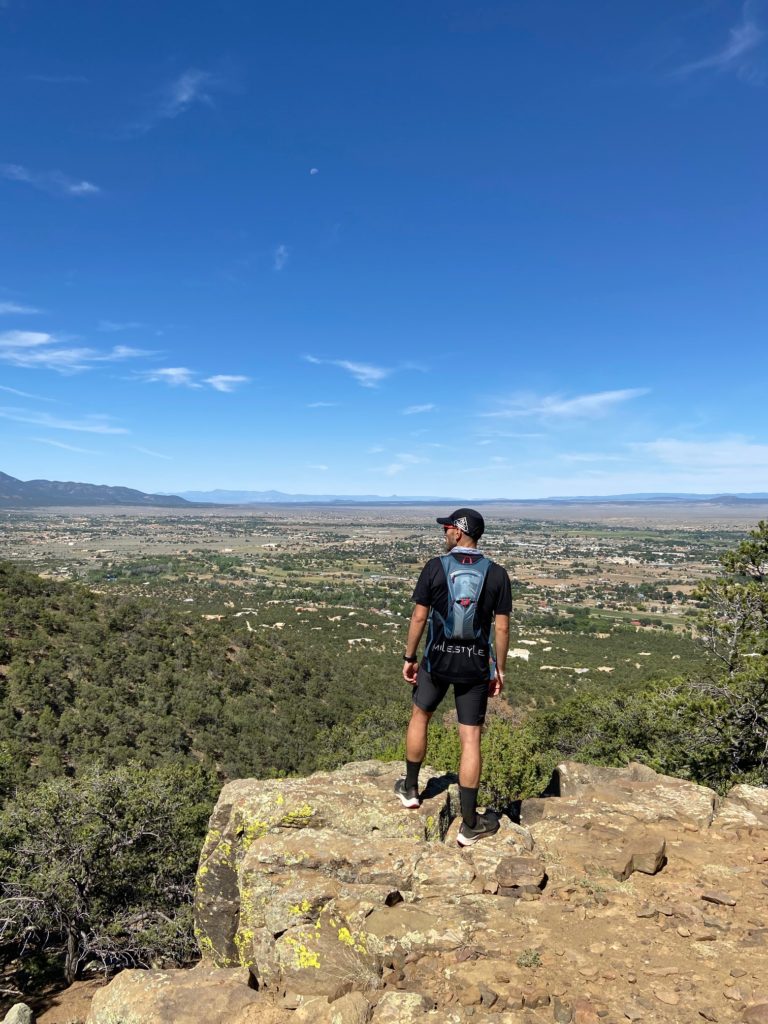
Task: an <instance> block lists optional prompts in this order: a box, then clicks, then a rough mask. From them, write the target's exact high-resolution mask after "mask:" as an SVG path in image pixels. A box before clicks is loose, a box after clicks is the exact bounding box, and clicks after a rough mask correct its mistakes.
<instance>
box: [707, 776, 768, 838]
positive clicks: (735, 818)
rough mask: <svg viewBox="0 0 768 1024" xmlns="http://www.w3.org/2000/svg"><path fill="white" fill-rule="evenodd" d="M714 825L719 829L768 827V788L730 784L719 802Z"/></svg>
mask: <svg viewBox="0 0 768 1024" xmlns="http://www.w3.org/2000/svg"><path fill="white" fill-rule="evenodd" d="M715 826H716V827H717V828H719V829H734V828H757V829H768V788H766V787H764V786H744V785H739V786H732V787H731V789H729V790H728V792H727V793H726V795H725V798H724V799H723V800H722V801H721V803H720V807H719V808H718V811H717V815H716V817H715Z"/></svg>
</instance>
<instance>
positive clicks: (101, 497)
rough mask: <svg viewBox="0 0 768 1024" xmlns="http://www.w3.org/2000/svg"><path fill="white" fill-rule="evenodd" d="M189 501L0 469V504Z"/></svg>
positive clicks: (168, 504)
mask: <svg viewBox="0 0 768 1024" xmlns="http://www.w3.org/2000/svg"><path fill="white" fill-rule="evenodd" d="M190 504H191V503H190V502H188V501H185V499H184V498H179V497H177V496H176V495H175V494H145V493H144V492H143V491H135V490H134V489H133V488H132V487H106V486H104V485H102V484H79V483H72V482H61V481H59V480H26V481H25V480H17V479H16V477H13V476H8V474H7V473H0V508H40V507H43V506H51V505H62V506H78V505H84V506H91V507H92V506H95V505H142V506H146V507H148V508H149V507H152V506H161V507H163V508H177V507H178V508H185V507H189V506H190Z"/></svg>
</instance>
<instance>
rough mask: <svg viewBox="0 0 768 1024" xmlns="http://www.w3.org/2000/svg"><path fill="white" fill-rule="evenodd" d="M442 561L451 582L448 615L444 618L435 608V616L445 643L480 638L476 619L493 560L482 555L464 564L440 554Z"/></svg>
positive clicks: (446, 576) (433, 612)
mask: <svg viewBox="0 0 768 1024" xmlns="http://www.w3.org/2000/svg"><path fill="white" fill-rule="evenodd" d="M440 561H441V563H442V565H443V570H444V571H445V578H446V580H447V581H448V615H447V616H446V618H443V617H442V615H440V613H439V612H438V611H436V610H435V609H434V608H433V609H432V614H433V615H436V616H437V617H438V618H439V619H440V621H441V623H442V626H443V634H444V635H445V638H446V640H479V639H481V636H482V634H481V631H480V626H479V625H478V626H476V625H475V617H476V614H477V604H478V601H479V600H480V594H481V593H482V590H483V585H484V583H485V577H486V576H487V575H488V570H489V569H490V567H491V565H492V563H491V560H490V559H489V558H486V557H485V555H481V556H480V558H478V559H476V560H475V561H473V562H472V561H469V560H467V562H466V564H462V562H461V561H459V562H457V561H456V559H455V558H454V557H453V556H452V555H441V556H440Z"/></svg>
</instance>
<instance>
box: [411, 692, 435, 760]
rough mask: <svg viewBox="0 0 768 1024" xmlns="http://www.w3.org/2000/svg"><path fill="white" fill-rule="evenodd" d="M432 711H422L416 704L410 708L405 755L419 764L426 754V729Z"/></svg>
mask: <svg viewBox="0 0 768 1024" xmlns="http://www.w3.org/2000/svg"><path fill="white" fill-rule="evenodd" d="M433 714H434V712H432V711H424V710H423V709H422V708H420V707H418V706H417V705H416V704H414V705H413V707H412V708H411V720H410V722H409V723H408V731H407V732H406V734H405V756H406V759H407V760H408V761H411V762H412V763H417V764H419V765H421V762H422V761H423V760H424V758H425V757H426V756H427V731H428V729H429V721H430V719H431V718H432V715H433Z"/></svg>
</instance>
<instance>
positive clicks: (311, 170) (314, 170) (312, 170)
mask: <svg viewBox="0 0 768 1024" xmlns="http://www.w3.org/2000/svg"><path fill="white" fill-rule="evenodd" d="M309 173H310V174H319V173H320V168H319V167H310V168H309Z"/></svg>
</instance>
